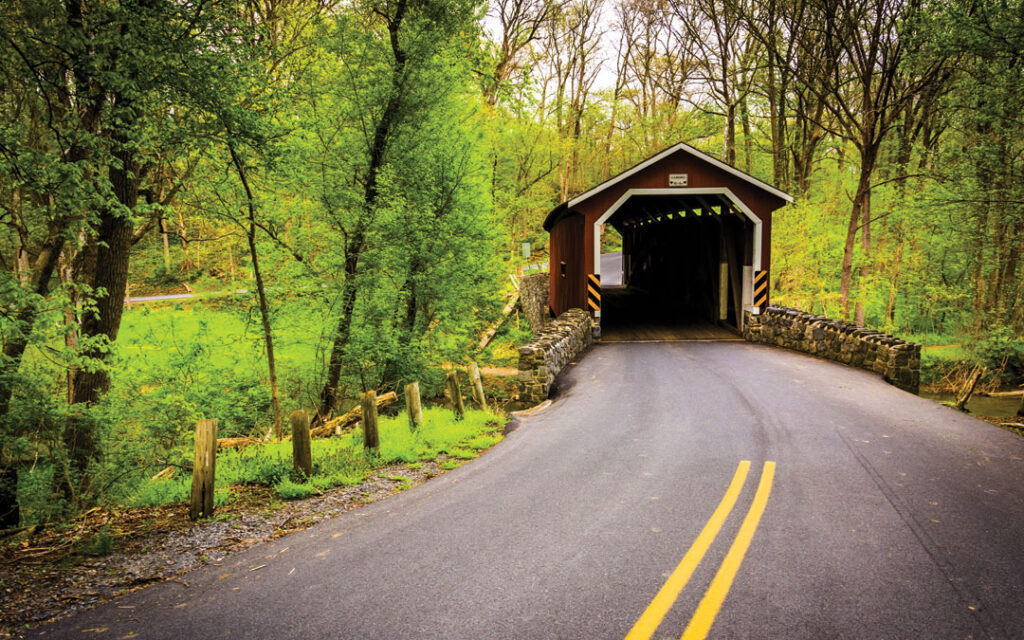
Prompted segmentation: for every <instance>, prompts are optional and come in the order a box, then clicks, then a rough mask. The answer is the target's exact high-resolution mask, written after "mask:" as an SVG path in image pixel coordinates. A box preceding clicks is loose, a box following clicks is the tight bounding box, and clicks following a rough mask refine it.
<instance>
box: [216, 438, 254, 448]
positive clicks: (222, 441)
mask: <svg viewBox="0 0 1024 640" xmlns="http://www.w3.org/2000/svg"><path fill="white" fill-rule="evenodd" d="M259 442H262V441H261V440H257V439H255V438H217V451H220V450H221V449H241V448H242V447H248V446H249V445H251V444H257V443H259Z"/></svg>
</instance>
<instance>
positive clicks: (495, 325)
mask: <svg viewBox="0 0 1024 640" xmlns="http://www.w3.org/2000/svg"><path fill="white" fill-rule="evenodd" d="M517 302H519V291H515V292H513V294H512V297H511V298H509V300H508V302H507V303H506V304H505V308H504V309H502V310H501V315H500V316H498V319H497V320H495V321H494V322H492V323H491V326H489V327H487V330H486V331H484V335H483V337H481V338H480V344H479V345H477V348H478V349H480V350H481V351H483V350H484V349H486V348H487V345H489V344H491V340H493V339H494V336H495V335H496V334H497V333H498V329H500V328H501V325H503V324H505V320H506V319H507V318H508V316H509V314H511V313H512V310H513V309H515V307H516V303H517Z"/></svg>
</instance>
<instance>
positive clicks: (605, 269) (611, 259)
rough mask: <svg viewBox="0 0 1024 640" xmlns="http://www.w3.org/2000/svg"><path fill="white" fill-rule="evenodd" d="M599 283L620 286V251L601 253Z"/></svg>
mask: <svg viewBox="0 0 1024 640" xmlns="http://www.w3.org/2000/svg"><path fill="white" fill-rule="evenodd" d="M601 285H602V286H605V287H620V286H622V252H621V251H616V252H615V253H602V254H601Z"/></svg>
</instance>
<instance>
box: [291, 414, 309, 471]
mask: <svg viewBox="0 0 1024 640" xmlns="http://www.w3.org/2000/svg"><path fill="white" fill-rule="evenodd" d="M292 465H293V466H294V467H295V468H296V469H301V470H302V472H303V473H305V474H306V477H307V478H308V477H310V476H311V475H313V445H312V443H311V442H310V439H309V415H307V414H306V412H305V411H302V410H299V411H295V412H293V413H292Z"/></svg>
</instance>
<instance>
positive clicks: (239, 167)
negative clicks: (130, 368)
mask: <svg viewBox="0 0 1024 640" xmlns="http://www.w3.org/2000/svg"><path fill="white" fill-rule="evenodd" d="M228 151H230V152H231V162H232V163H233V164H234V165H235V171H237V172H238V179H239V181H240V182H241V183H242V188H243V189H244V190H245V201H246V206H247V208H248V212H249V228H248V229H247V230H246V234H245V239H246V240H247V241H248V243H249V257H250V258H251V259H252V274H253V278H254V279H255V280H256V293H257V295H258V296H259V304H260V320H261V321H262V322H263V344H264V345H265V346H266V349H267V369H268V373H269V375H270V403H271V405H273V408H274V437H276V438H277V439H278V440H281V435H282V428H281V422H282V420H283V418H282V416H281V394H280V390H279V388H278V384H277V360H276V359H275V358H274V332H273V330H272V329H271V326H270V308H269V305H268V304H267V289H266V286H265V285H264V283H263V272H262V271H261V270H260V256H259V252H258V251H257V250H256V203H255V202H254V201H253V195H252V187H251V186H250V185H249V177H248V175H247V173H246V170H245V163H243V162H242V159H241V158H240V157H239V156H238V152H237V150H236V149H235V145H234V143H233V142H231V141H230V140H229V141H228Z"/></svg>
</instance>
